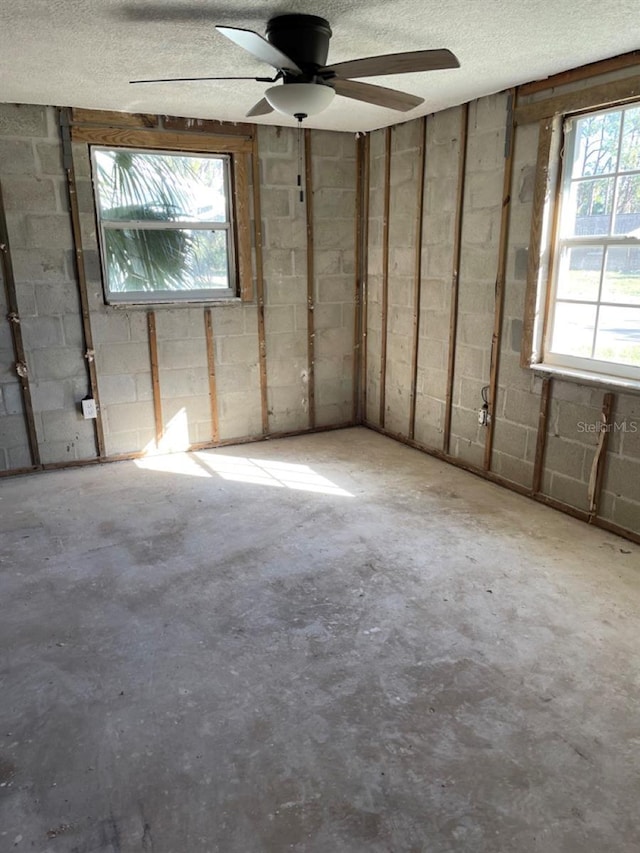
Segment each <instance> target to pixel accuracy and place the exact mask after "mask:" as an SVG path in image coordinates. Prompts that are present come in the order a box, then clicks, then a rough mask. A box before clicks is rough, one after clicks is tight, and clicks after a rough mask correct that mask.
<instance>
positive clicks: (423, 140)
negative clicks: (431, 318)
mask: <svg viewBox="0 0 640 853" xmlns="http://www.w3.org/2000/svg"><path fill="white" fill-rule="evenodd" d="M426 164H427V117H426V116H424V117H423V118H422V134H421V137H420V170H419V172H418V208H417V214H416V251H415V258H414V291H413V340H412V351H411V399H410V408H409V438H410V439H412V440H413V438H414V436H415V432H416V396H417V385H418V347H419V341H420V302H421V297H422V225H423V220H424V179H425V169H426Z"/></svg>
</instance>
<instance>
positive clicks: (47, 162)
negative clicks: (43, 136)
mask: <svg viewBox="0 0 640 853" xmlns="http://www.w3.org/2000/svg"><path fill="white" fill-rule="evenodd" d="M35 148H36V155H37V171H38V172H39V173H40V174H41V175H62V174H63V171H64V169H63V166H62V146H61V145H60V144H59V142H37V143H36V146H35ZM75 171H76V177H79V176H80V175H79V172H78V169H77V167H76V169H75ZM82 177H84V175H83V176H82Z"/></svg>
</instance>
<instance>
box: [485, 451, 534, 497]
mask: <svg viewBox="0 0 640 853" xmlns="http://www.w3.org/2000/svg"><path fill="white" fill-rule="evenodd" d="M491 470H492V471H493V473H494V474H499V475H500V476H501V477H505V479H507V480H510V481H511V482H512V483H519V484H520V485H521V486H525V487H530V486H531V483H532V481H533V465H532V464H531V463H530V462H527V461H525V460H523V459H521V458H518V457H514V456H509V454H508V453H503V452H502V451H501V450H497V449H496V448H495V447H494V451H493V456H492V459H491Z"/></svg>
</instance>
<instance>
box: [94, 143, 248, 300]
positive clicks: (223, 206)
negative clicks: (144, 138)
mask: <svg viewBox="0 0 640 853" xmlns="http://www.w3.org/2000/svg"><path fill="white" fill-rule="evenodd" d="M91 153H92V165H93V172H94V187H95V193H96V209H97V214H98V223H99V235H100V250H101V256H102V265H103V275H104V285H105V294H106V298H107V301H108V302H111V303H135V302H169V301H170V302H173V301H177V300H188V301H201V300H210V299H216V298H221V297H222V298H229V297H233V296H235V295H236V283H235V282H236V273H235V262H234V258H235V252H234V239H233V231H234V229H233V227H232V201H231V199H232V195H231V191H230V183H231V180H230V156H229V155H223V154H215V155H208V154H187V153H184V154H183V153H176V152H170V151H151V150H138V149H131V148H106V147H98V146H95V147H93V148H92V152H91Z"/></svg>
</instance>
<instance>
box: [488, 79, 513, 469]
mask: <svg viewBox="0 0 640 853" xmlns="http://www.w3.org/2000/svg"><path fill="white" fill-rule="evenodd" d="M515 97H516V93H515V89H512V90H511V92H510V93H509V102H508V104H509V105H508V108H507V125H506V129H505V133H506V139H505V146H506V154H505V160H504V172H503V178H502V213H501V216H500V237H499V240H498V269H497V271H496V285H495V306H494V314H493V334H492V337H491V360H490V366H489V393H488V402H489V415H490V417H489V424H488V425H487V427H486V433H485V443H484V467H485V468H486V469H487V470H490V468H491V457H492V454H493V439H494V430H495V424H496V402H497V396H498V375H499V371H500V345H501V342H502V322H503V318H504V291H505V279H506V271H507V256H508V251H509V215H510V213H511V185H512V183H513V148H514V139H513V135H514V131H515V128H514V125H513V110H514V108H515Z"/></svg>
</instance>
